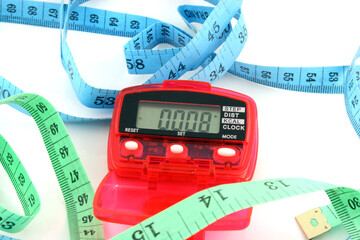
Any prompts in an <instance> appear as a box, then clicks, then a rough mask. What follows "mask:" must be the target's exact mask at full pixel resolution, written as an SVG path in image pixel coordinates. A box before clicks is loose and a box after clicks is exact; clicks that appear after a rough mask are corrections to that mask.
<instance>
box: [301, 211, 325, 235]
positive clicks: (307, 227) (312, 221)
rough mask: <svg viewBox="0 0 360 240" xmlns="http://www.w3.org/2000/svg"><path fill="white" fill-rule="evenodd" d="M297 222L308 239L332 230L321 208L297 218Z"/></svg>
mask: <svg viewBox="0 0 360 240" xmlns="http://www.w3.org/2000/svg"><path fill="white" fill-rule="evenodd" d="M296 221H297V222H298V224H299V225H300V227H301V229H302V230H303V232H304V233H305V235H306V237H307V238H308V239H312V238H314V237H317V236H319V235H321V234H323V233H325V232H327V231H329V230H330V229H331V225H330V224H328V223H327V219H326V217H325V215H323V214H321V209H320V208H314V209H311V210H309V211H307V212H305V213H303V214H301V215H299V216H297V217H296Z"/></svg>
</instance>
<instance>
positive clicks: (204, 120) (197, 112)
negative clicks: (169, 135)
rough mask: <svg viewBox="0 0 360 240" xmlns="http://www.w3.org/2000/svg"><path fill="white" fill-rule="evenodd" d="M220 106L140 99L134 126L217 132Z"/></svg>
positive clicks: (166, 129) (164, 129)
mask: <svg viewBox="0 0 360 240" xmlns="http://www.w3.org/2000/svg"><path fill="white" fill-rule="evenodd" d="M220 114H221V110H220V106H214V105H201V104H186V103H168V102H153V101H140V102H139V107H138V111H137V117H136V127H137V128H142V129H153V130H163V131H182V132H200V133H219V129H220V118H221V117H220Z"/></svg>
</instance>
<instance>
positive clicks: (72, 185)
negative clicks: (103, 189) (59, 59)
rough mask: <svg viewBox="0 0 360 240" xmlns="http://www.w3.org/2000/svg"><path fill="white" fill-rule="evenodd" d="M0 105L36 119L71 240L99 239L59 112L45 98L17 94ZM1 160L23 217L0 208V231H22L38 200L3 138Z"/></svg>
mask: <svg viewBox="0 0 360 240" xmlns="http://www.w3.org/2000/svg"><path fill="white" fill-rule="evenodd" d="M0 104H16V105H18V106H20V107H21V108H23V109H25V110H26V111H27V112H28V113H29V114H30V115H31V116H32V117H33V118H34V120H35V122H36V124H37V126H38V128H39V130H40V133H41V135H42V138H43V141H44V144H45V147H46V150H47V152H48V154H49V157H50V160H51V164H52V166H53V168H54V171H55V174H56V177H57V180H58V182H59V185H60V189H61V191H62V194H63V196H64V199H65V204H66V211H67V215H68V224H69V229H70V237H71V239H88V238H89V237H90V236H91V239H99V238H100V239H101V238H103V231H102V224H101V222H100V221H98V220H97V219H96V218H95V217H94V215H93V210H92V200H93V197H94V190H93V188H92V186H91V183H90V181H89V178H88V176H87V175H86V172H85V170H84V168H83V166H82V164H81V162H80V158H79V156H78V154H77V152H76V149H75V147H74V145H73V143H72V141H71V139H70V136H69V134H68V132H67V130H66V128H65V125H64V123H63V121H62V120H61V118H60V116H59V114H58V112H57V111H56V110H55V109H54V107H53V106H52V105H51V104H50V103H49V102H48V101H47V100H45V99H44V98H42V97H40V96H38V95H35V94H20V95H15V96H13V97H9V98H6V99H5V100H2V101H1V102H0ZM0 150H1V155H0V160H1V163H2V165H3V167H4V169H5V171H6V173H7V174H8V175H9V177H10V179H11V182H12V184H13V186H14V187H15V189H16V193H17V195H18V197H19V199H20V202H21V204H22V206H23V209H24V212H25V216H19V215H17V214H15V213H12V212H10V211H8V210H6V209H5V208H0V229H1V230H3V231H6V232H11V233H14V232H19V231H21V230H22V229H23V228H24V227H25V226H26V225H27V224H28V223H29V222H30V220H31V219H32V218H34V217H35V215H36V214H37V213H38V212H39V209H40V199H39V195H38V194H37V192H36V190H35V188H34V186H33V184H32V182H31V180H30V178H29V175H28V174H27V172H26V171H25V168H24V167H23V165H22V164H21V162H20V160H19V159H18V157H17V156H16V154H15V153H14V151H13V150H12V149H11V147H10V146H9V144H7V142H6V141H5V139H4V138H2V137H1V138H0Z"/></svg>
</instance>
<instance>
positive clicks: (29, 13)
mask: <svg viewBox="0 0 360 240" xmlns="http://www.w3.org/2000/svg"><path fill="white" fill-rule="evenodd" d="M83 2H87V1H72V2H71V3H70V5H63V7H61V6H60V5H59V4H56V3H47V2H44V3H43V2H36V1H20V0H17V1H11V0H2V1H1V21H4V22H13V23H22V24H31V25H37V26H44V27H51V28H58V27H60V28H61V29H62V34H61V60H62V64H63V67H64V69H65V71H66V72H67V74H68V76H69V79H70V81H71V84H72V86H73V89H74V91H75V93H76V95H77V97H78V99H79V100H80V101H81V102H82V103H83V104H84V105H85V106H87V107H92V108H112V107H113V104H114V101H115V98H116V95H117V93H118V90H113V89H101V88H95V87H92V86H90V85H89V84H88V83H86V82H85V81H84V80H83V78H82V77H81V74H80V72H79V70H78V68H77V65H76V63H75V60H74V58H73V56H72V53H71V50H70V47H69V45H68V43H67V34H68V30H78V31H86V32H92V33H101V34H109V35H114V36H124V37H133V38H132V39H131V40H130V41H129V42H128V43H127V44H126V45H125V46H124V52H125V58H126V64H127V68H128V71H129V73H132V74H149V73H154V75H153V76H152V77H151V78H150V79H149V80H148V81H146V82H145V83H158V82H162V81H163V80H165V79H177V78H179V77H181V76H182V75H183V74H184V73H185V72H187V71H189V70H193V69H196V68H197V67H198V66H200V65H202V66H203V68H202V69H201V70H200V71H199V72H198V73H196V74H195V75H194V76H193V77H191V78H190V79H192V80H200V81H208V82H214V81H216V80H218V79H219V78H221V77H222V76H223V75H224V74H225V73H226V72H229V73H231V74H233V75H235V76H238V77H241V78H244V79H247V80H250V81H253V82H256V83H259V84H263V85H267V86H271V87H276V88H282V89H287V90H294V91H303V92H314V93H344V94H345V96H349V92H350V91H351V94H350V95H354V94H355V95H354V99H352V100H347V101H348V102H353V104H352V106H353V107H352V108H350V107H349V106H350V105H351V104H350V105H349V104H347V106H348V107H347V109H348V113H349V115H350V116H349V117H350V119H353V120H351V121H352V123H353V126H354V128H355V130H356V132H357V133H358V135H359V130H358V129H359V125H360V123H359V121H360V120H358V121H356V119H359V117H358V114H359V113H358V111H357V108H356V107H357V106H358V105H357V104H356V102H357V101H356V100H357V99H358V98H359V97H358V96H357V94H356V93H358V92H359V87H358V85H357V84H358V81H357V80H356V79H357V78H358V72H359V71H358V70H357V69H356V66H355V65H354V67H353V69H352V71H353V72H352V75H351V77H352V78H354V79H355V80H354V81H351V80H349V81H348V83H349V84H350V85H352V86H354V87H351V86H347V87H345V84H346V81H345V77H346V73H347V72H349V67H348V66H335V67H271V66H259V65H252V64H246V63H241V62H236V61H235V60H236V58H237V57H238V55H239V54H240V52H241V50H242V48H243V46H244V44H245V42H246V39H247V29H246V25H245V22H244V18H243V15H242V14H241V11H240V7H241V3H242V2H241V1H233V2H232V1H229V2H226V4H229V5H226V4H225V2H222V1H220V3H219V4H220V5H218V6H217V8H215V10H213V8H210V7H201V6H187V5H185V6H181V7H179V9H178V10H179V12H180V14H181V16H182V17H183V19H184V20H185V21H186V22H187V24H188V25H189V26H191V25H190V23H191V22H198V23H204V27H203V28H201V29H200V31H199V32H198V33H197V34H196V35H195V37H194V38H191V36H190V35H189V34H187V33H186V32H184V31H182V30H180V29H179V28H177V27H174V26H173V25H170V24H167V23H164V22H161V21H158V20H155V19H152V18H148V17H142V16H137V15H131V14H124V13H116V12H112V11H106V10H99V9H94V8H89V7H81V6H79V4H80V3H83ZM209 2H210V3H212V4H216V3H217V1H209ZM223 4H225V5H223ZM234 6H236V7H234ZM229 9H231V10H229ZM213 11H214V12H213ZM224 15H225V16H227V18H219V17H218V16H224ZM232 18H235V19H238V21H237V24H236V25H235V26H234V27H232V26H231V25H230V24H229V21H230V20H231V19H232ZM205 20H207V21H205ZM161 43H169V44H171V45H173V46H175V47H176V48H172V49H160V50H153V49H152V48H154V47H155V46H157V45H158V44H161ZM220 45H222V46H221V49H220V50H219V51H218V52H217V54H216V55H215V54H214V53H213V52H214V50H215V49H217V48H218V47H219V46H220ZM189 56H191V57H189ZM355 58H358V54H357V55H356V56H355ZM355 58H354V59H355ZM353 62H354V61H353ZM349 78H350V77H349ZM2 85H7V82H5V80H3V84H2ZM8 88H13V89H17V88H16V87H15V86H10V85H8ZM13 89H11V90H13ZM2 91H3V94H2V96H1V97H4V96H7V95H9V94H8V93H9V92H10V91H9V90H8V89H5V87H4V86H3V90H2ZM13 91H14V92H20V91H19V90H13ZM63 119H65V120H70V121H74V120H78V119H77V118H74V117H72V116H67V115H64V117H63Z"/></svg>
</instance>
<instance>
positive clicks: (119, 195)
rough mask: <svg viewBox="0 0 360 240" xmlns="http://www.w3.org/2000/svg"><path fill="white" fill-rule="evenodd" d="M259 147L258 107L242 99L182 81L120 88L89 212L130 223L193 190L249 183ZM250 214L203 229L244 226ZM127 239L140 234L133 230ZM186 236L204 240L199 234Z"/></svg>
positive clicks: (115, 221)
mask: <svg viewBox="0 0 360 240" xmlns="http://www.w3.org/2000/svg"><path fill="white" fill-rule="evenodd" d="M257 148H258V124H257V110H256V104H255V102H254V100H252V99H251V98H250V97H248V96H245V95H243V94H240V93H237V92H234V91H230V90H225V89H221V88H217V87H212V86H211V85H210V84H209V83H205V82H197V81H185V80H166V81H164V82H163V83H162V84H149V85H141V86H135V87H130V88H126V89H123V90H122V91H121V92H120V93H119V94H118V96H117V98H116V102H115V107H114V112H113V118H112V122H111V126H110V133H109V142H108V160H107V163H108V169H109V173H108V174H107V175H106V176H105V178H104V179H103V180H102V182H101V183H100V185H99V187H98V189H97V191H96V193H95V198H94V203H93V204H94V214H95V216H96V217H97V218H99V219H100V220H103V221H107V222H112V223H120V224H125V225H135V224H137V223H139V222H141V221H143V220H144V219H146V218H148V217H150V216H152V215H154V214H157V213H158V212H160V211H162V210H164V209H165V208H167V207H169V206H171V205H173V204H174V203H177V202H179V201H181V200H182V199H184V198H186V197H188V196H190V195H192V194H193V193H195V192H197V191H199V190H203V189H205V188H208V187H212V186H215V185H219V184H226V183H235V182H242V181H249V180H251V178H252V176H253V173H254V169H255V165H256V157H257ZM218 194H221V192H218ZM220 197H221V196H220ZM199 201H203V202H204V204H208V203H207V201H210V200H209V199H207V198H205V197H204V198H203V199H201V198H200V199H199ZM251 211H252V209H251V208H249V209H245V210H242V211H239V212H235V213H233V214H231V215H229V216H227V217H225V218H222V219H221V220H219V221H217V222H216V223H214V224H212V225H210V226H208V227H207V228H205V229H204V230H240V229H243V228H246V227H247V226H248V224H249V221H250V216H251ZM154 232H156V230H155V229H154ZM133 239H134V240H136V239H144V238H143V236H142V234H140V233H138V234H135V235H134V236H133ZM190 239H204V231H201V232H199V233H197V234H196V235H194V236H193V237H192V238H190Z"/></svg>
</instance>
